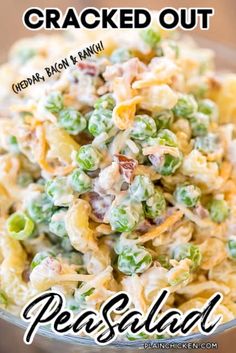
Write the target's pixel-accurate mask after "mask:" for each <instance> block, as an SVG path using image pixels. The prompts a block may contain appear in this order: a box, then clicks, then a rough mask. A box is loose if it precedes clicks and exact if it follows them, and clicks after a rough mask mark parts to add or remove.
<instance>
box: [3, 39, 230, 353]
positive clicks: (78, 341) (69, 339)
mask: <svg viewBox="0 0 236 353" xmlns="http://www.w3.org/2000/svg"><path fill="white" fill-rule="evenodd" d="M193 38H194V39H196V41H197V42H198V43H199V44H200V45H202V46H203V47H208V48H212V49H214V51H216V53H217V54H219V53H220V56H221V57H224V58H225V59H227V61H232V60H235V62H236V48H233V47H230V46H226V45H224V44H222V43H218V42H215V41H212V40H209V39H206V38H204V37H201V36H198V35H197V36H193ZM0 319H3V320H5V321H7V322H8V323H11V324H13V325H15V326H17V327H19V328H21V329H24V330H26V328H27V326H28V324H27V323H26V322H24V321H23V320H21V318H20V317H17V316H15V315H13V314H11V313H10V312H8V311H6V310H4V309H1V308H0ZM234 327H236V318H235V319H233V320H231V321H229V322H226V323H224V324H221V325H220V326H219V327H218V328H217V329H216V330H215V331H214V333H213V334H212V335H210V337H214V336H216V335H218V334H219V333H222V332H224V331H227V330H230V329H233V328H234ZM37 335H39V336H43V337H46V338H48V339H50V340H55V341H58V342H63V343H66V344H74V345H80V346H94V347H95V346H96V347H98V345H97V344H96V343H95V342H94V340H93V339H92V338H89V337H81V336H72V335H65V336H60V335H56V334H55V333H54V332H53V331H50V330H48V329H46V328H44V327H41V328H40V329H39V330H38V331H37ZM22 337H23V335H22ZM207 337H209V336H205V335H203V334H201V333H194V334H191V335H187V336H175V337H170V338H162V339H158V342H159V343H167V342H168V343H169V344H171V343H173V344H174V343H183V342H186V341H188V342H190V341H192V342H195V341H198V340H203V339H206V338H207ZM155 342H157V340H153V339H150V340H145V343H155ZM143 344H144V340H135V341H125V340H116V341H114V342H112V343H111V344H109V346H108V347H110V348H112V347H115V348H129V349H131V348H140V347H142V346H143Z"/></svg>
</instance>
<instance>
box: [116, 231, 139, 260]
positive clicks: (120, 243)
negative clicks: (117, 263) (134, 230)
mask: <svg viewBox="0 0 236 353" xmlns="http://www.w3.org/2000/svg"><path fill="white" fill-rule="evenodd" d="M130 236H132V237H130ZM135 246H136V236H134V238H133V234H132V235H131V234H129V235H127V234H126V236H125V237H124V235H123V236H121V237H120V236H119V237H118V238H117V239H116V242H115V244H114V251H115V253H116V254H117V255H119V254H121V253H122V252H123V251H124V250H125V249H126V248H133V247H135Z"/></svg>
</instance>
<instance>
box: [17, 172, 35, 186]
mask: <svg viewBox="0 0 236 353" xmlns="http://www.w3.org/2000/svg"><path fill="white" fill-rule="evenodd" d="M31 183H33V178H32V175H31V174H30V173H28V172H22V173H20V174H19V175H18V177H17V184H18V185H19V186H21V187H22V188H25V187H27V186H28V185H29V184H31Z"/></svg>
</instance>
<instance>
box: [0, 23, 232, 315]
mask: <svg viewBox="0 0 236 353" xmlns="http://www.w3.org/2000/svg"><path fill="white" fill-rule="evenodd" d="M100 40H102V41H103V46H104V50H103V51H102V52H101V53H100V54H99V55H96V56H92V57H91V58H88V59H86V60H83V61H79V62H78V64H77V65H75V66H73V67H70V68H68V69H66V70H64V71H62V72H61V73H57V74H55V75H53V76H52V77H50V79H47V80H45V82H41V83H39V84H36V85H32V86H30V87H28V88H27V89H26V90H22V91H21V92H20V93H19V94H18V95H14V94H13V93H10V92H9V87H10V85H11V84H12V82H15V81H16V80H18V81H20V80H21V79H23V78H24V77H27V76H28V75H30V74H32V72H35V71H37V70H40V69H41V68H43V67H45V66H47V65H48V64H49V63H52V62H53V61H54V60H55V59H58V58H59V57H63V56H65V55H67V54H69V53H70V52H71V51H72V50H74V49H75V48H79V47H81V46H82V45H83V44H86V43H90V42H93V41H100ZM45 43H47V45H45ZM0 78H1V80H0V82H1V84H0V97H1V106H2V108H1V119H0V152H1V153H0V232H1V235H0V303H1V306H2V307H3V308H5V309H7V310H9V311H11V312H13V313H15V314H18V313H19V311H20V309H21V308H22V306H23V305H24V304H25V303H27V301H28V300H29V299H30V298H32V297H33V296H34V295H36V294H38V293H40V292H42V291H45V290H49V289H57V290H60V291H61V292H62V293H63V294H64V295H65V296H66V298H67V306H68V308H70V309H71V310H73V311H74V312H79V311H81V310H83V309H84V308H96V309H99V307H100V306H101V304H102V303H103V302H104V301H105V300H106V299H107V298H109V297H110V296H111V295H113V294H114V293H116V292H118V291H120V290H125V291H127V292H128V293H129V294H130V295H131V297H132V299H133V303H134V306H135V307H136V308H137V309H140V310H142V311H144V312H145V311H146V310H147V309H148V307H149V306H150V304H151V303H152V301H153V300H154V299H155V297H156V295H157V294H158V291H159V290H160V289H162V288H168V289H169V290H170V292H171V295H170V297H169V299H168V303H167V305H166V306H165V308H164V309H167V308H171V307H176V308H179V309H181V310H183V311H187V310H189V309H190V308H198V307H200V306H202V304H203V303H204V302H205V301H206V300H207V298H209V297H210V296H211V295H212V294H213V293H214V292H216V291H220V292H221V293H222V294H223V295H224V299H223V302H222V303H221V304H220V306H219V308H218V313H221V314H222V315H223V322H226V321H229V320H232V319H233V318H235V316H236V302H235V301H236V173H235V172H236V138H235V136H236V129H235V125H234V124H235V122H236V100H235V96H236V76H235V75H233V74H222V73H217V72H215V71H214V53H213V52H212V51H211V50H210V49H203V48H199V47H198V46H197V45H196V43H194V42H193V41H192V40H191V39H189V38H183V37H180V36H179V35H178V33H176V32H172V31H166V32H165V31H163V30H162V29H160V28H157V27H156V26H154V25H153V27H151V28H149V29H147V30H142V31H138V30H137V31H135V30H131V31H116V30H115V31H96V32H95V33H94V32H91V31H87V32H86V31H77V32H66V34H60V35H52V36H42V35H40V36H36V37H33V38H27V39H23V40H20V41H19V42H17V43H16V44H15V45H14V46H13V47H12V49H11V51H10V55H9V59H8V61H7V63H5V64H4V65H2V66H1V68H0Z"/></svg>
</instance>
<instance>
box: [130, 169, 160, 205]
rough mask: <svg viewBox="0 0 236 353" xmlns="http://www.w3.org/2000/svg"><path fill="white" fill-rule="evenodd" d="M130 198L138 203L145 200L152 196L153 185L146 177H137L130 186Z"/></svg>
mask: <svg viewBox="0 0 236 353" xmlns="http://www.w3.org/2000/svg"><path fill="white" fill-rule="evenodd" d="M129 191H130V197H131V198H132V199H133V200H135V201H138V202H141V201H145V200H147V199H148V198H149V197H150V196H152V195H153V194H154V184H153V182H152V181H151V179H150V178H149V177H148V176H146V175H137V176H136V177H135V178H134V180H133V182H132V184H131V186H130V190H129Z"/></svg>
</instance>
